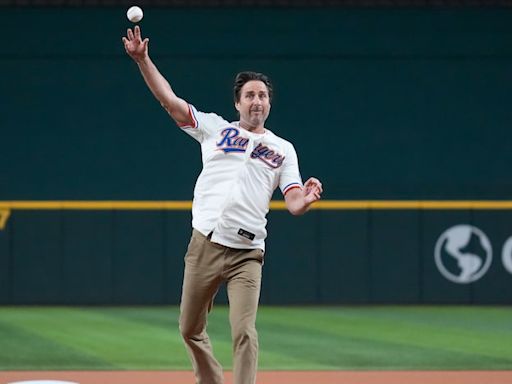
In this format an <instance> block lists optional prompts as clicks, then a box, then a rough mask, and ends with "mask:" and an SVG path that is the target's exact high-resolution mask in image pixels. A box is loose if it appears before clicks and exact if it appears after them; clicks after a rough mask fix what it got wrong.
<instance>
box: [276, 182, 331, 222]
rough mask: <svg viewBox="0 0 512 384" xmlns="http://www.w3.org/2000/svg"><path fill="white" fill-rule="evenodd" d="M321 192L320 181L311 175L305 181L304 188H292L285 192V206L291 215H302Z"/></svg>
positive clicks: (318, 197) (317, 198) (318, 198)
mask: <svg viewBox="0 0 512 384" xmlns="http://www.w3.org/2000/svg"><path fill="white" fill-rule="evenodd" d="M322 192H323V189H322V183H321V182H320V181H319V180H318V179H315V178H314V177H312V178H310V179H308V181H306V183H305V184H304V188H294V189H291V190H290V191H288V193H286V195H285V196H284V200H285V202H286V208H288V211H290V213H291V214H292V215H302V214H304V213H306V212H307V211H308V209H309V207H310V206H311V204H312V203H314V202H315V201H317V200H320V195H321V194H322Z"/></svg>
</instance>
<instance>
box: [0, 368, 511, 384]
mask: <svg viewBox="0 0 512 384" xmlns="http://www.w3.org/2000/svg"><path fill="white" fill-rule="evenodd" d="M225 376H226V384H233V380H232V376H231V372H226V373H225ZM23 380H64V381H74V382H77V383H79V384H193V383H194V377H193V375H192V373H191V372H189V371H3V372H2V371H0V384H6V383H11V382H15V381H23ZM258 383H259V384H512V371H260V372H258Z"/></svg>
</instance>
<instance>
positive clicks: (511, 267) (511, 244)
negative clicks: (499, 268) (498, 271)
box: [501, 237, 512, 273]
mask: <svg viewBox="0 0 512 384" xmlns="http://www.w3.org/2000/svg"><path fill="white" fill-rule="evenodd" d="M501 261H503V266H504V267H505V269H506V270H507V271H509V272H510V273H512V237H509V238H508V240H507V241H506V242H505V245H503V253H502V255H501Z"/></svg>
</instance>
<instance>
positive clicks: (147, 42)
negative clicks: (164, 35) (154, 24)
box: [142, 37, 149, 49]
mask: <svg viewBox="0 0 512 384" xmlns="http://www.w3.org/2000/svg"><path fill="white" fill-rule="evenodd" d="M142 44H144V49H147V48H148V44H149V38H148V37H146V38H145V39H144V41H143V42H142Z"/></svg>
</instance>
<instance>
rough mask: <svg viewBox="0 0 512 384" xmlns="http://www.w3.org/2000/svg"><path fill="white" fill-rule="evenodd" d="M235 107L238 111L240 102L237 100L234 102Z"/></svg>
mask: <svg viewBox="0 0 512 384" xmlns="http://www.w3.org/2000/svg"><path fill="white" fill-rule="evenodd" d="M235 109H236V110H237V111H238V112H240V103H239V102H238V101H236V102H235Z"/></svg>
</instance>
